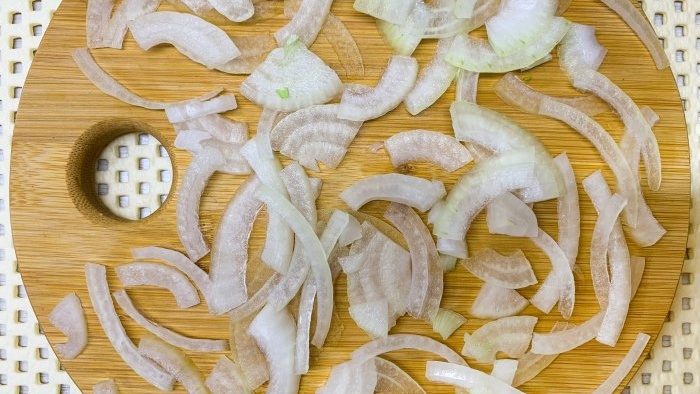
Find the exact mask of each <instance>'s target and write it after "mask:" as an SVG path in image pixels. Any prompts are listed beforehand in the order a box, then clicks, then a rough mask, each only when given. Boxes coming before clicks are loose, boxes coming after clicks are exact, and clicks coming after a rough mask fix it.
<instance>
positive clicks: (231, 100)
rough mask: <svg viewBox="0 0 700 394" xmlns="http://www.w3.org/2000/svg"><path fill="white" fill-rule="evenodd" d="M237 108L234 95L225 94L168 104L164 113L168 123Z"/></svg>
mask: <svg viewBox="0 0 700 394" xmlns="http://www.w3.org/2000/svg"><path fill="white" fill-rule="evenodd" d="M236 108H238V103H237V102H236V97H235V96H234V95H232V94H225V95H222V96H219V97H216V98H213V99H210V100H206V101H198V102H190V103H186V104H179V105H170V106H168V108H166V109H165V115H166V116H167V117H168V120H169V121H170V123H180V122H186V121H188V120H192V119H194V118H200V117H203V116H207V115H213V114H218V113H222V112H226V111H231V110H234V109H236Z"/></svg>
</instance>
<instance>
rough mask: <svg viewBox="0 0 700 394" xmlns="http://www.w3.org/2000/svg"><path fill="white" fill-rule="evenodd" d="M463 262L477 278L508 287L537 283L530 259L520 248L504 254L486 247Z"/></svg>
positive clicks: (514, 287)
mask: <svg viewBox="0 0 700 394" xmlns="http://www.w3.org/2000/svg"><path fill="white" fill-rule="evenodd" d="M461 263H462V265H463V266H464V268H466V269H467V270H468V271H469V272H471V273H472V275H474V276H476V277H477V278H479V279H481V280H483V281H485V282H487V283H489V282H490V283H494V284H497V285H498V286H501V287H505V288H507V289H521V288H523V287H527V286H531V285H534V284H536V283H537V278H535V273H534V272H533V271H532V266H531V265H530V261H528V259H527V257H525V254H524V253H523V251H522V250H520V249H518V250H516V251H515V252H513V253H511V254H509V255H505V256H504V255H501V254H499V253H498V252H496V251H495V250H493V249H491V248H486V249H482V250H480V251H479V252H477V253H475V254H474V255H473V256H472V257H470V258H467V259H465V260H462V262H461Z"/></svg>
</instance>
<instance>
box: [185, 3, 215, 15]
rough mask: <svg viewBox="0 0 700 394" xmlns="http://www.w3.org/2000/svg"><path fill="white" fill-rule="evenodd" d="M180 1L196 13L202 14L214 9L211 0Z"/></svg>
mask: <svg viewBox="0 0 700 394" xmlns="http://www.w3.org/2000/svg"><path fill="white" fill-rule="evenodd" d="M179 1H180V3H182V4H184V5H185V6H186V7H187V8H189V9H190V10H192V12H194V13H195V14H198V15H201V14H203V13H205V12H207V11H210V10H212V9H213V7H212V6H211V4H209V1H207V0H179Z"/></svg>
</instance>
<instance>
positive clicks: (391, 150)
mask: <svg viewBox="0 0 700 394" xmlns="http://www.w3.org/2000/svg"><path fill="white" fill-rule="evenodd" d="M384 149H385V150H386V152H387V153H388V154H389V157H390V158H391V164H392V165H393V166H394V168H398V167H400V166H403V165H405V164H409V163H413V162H417V161H427V162H430V163H433V164H435V165H437V166H440V167H441V168H442V169H443V170H445V171H447V172H452V171H455V170H458V169H460V168H462V167H464V166H465V165H467V164H468V163H469V162H470V161H472V157H471V155H470V154H469V151H468V150H467V149H466V148H465V147H464V146H463V145H462V144H460V143H459V141H457V140H456V139H454V138H453V137H450V136H448V135H445V134H442V133H440V132H436V131H429V130H420V129H419V130H411V131H404V132H401V133H396V134H394V135H392V136H391V137H389V138H388V139H387V140H386V141H384Z"/></svg>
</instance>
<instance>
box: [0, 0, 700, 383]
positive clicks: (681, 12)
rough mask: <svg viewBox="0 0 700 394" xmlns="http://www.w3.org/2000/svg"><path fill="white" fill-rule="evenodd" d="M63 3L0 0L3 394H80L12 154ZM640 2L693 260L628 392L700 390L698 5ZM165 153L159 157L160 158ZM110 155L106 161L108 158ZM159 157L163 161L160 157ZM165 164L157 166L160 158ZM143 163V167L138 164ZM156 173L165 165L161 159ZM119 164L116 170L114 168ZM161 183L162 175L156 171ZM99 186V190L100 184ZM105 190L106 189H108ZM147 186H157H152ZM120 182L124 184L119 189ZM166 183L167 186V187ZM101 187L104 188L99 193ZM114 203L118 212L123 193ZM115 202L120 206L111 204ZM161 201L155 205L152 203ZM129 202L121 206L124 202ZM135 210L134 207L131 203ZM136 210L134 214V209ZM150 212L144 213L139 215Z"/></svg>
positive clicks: (137, 187)
mask: <svg viewBox="0 0 700 394" xmlns="http://www.w3.org/2000/svg"><path fill="white" fill-rule="evenodd" d="M59 3H60V0H0V393H2V394H5V393H7V394H29V393H31V394H34V393H51V394H77V393H80V391H79V390H78V389H77V387H76V386H75V384H74V383H73V382H72V381H71V379H70V377H69V376H68V374H67V373H66V372H65V371H63V370H62V369H61V366H60V363H59V361H58V359H57V358H56V356H55V354H54V353H53V351H52V350H51V348H50V347H49V345H48V342H47V340H46V337H45V336H44V335H43V334H42V332H41V329H40V327H39V325H38V323H37V320H36V316H35V315H34V312H33V311H32V308H31V305H30V304H29V300H28V299H27V297H26V293H25V292H24V286H23V284H22V280H21V277H20V275H19V273H18V272H17V261H16V258H15V254H14V248H13V247H12V239H11V231H10V216H9V211H8V205H9V204H8V201H9V192H8V185H9V179H8V178H9V159H10V148H11V140H12V131H13V128H14V118H15V112H16V111H17V105H18V102H19V97H20V96H21V93H22V86H23V85H24V81H25V78H26V73H27V70H28V69H29V66H30V64H31V61H32V58H33V55H34V51H35V50H36V48H38V46H39V43H40V41H41V36H42V34H43V32H44V30H45V29H46V27H47V26H48V24H49V21H50V20H51V17H52V15H53V13H54V11H55V10H56V8H57V7H58V5H59ZM642 3H643V8H644V11H645V13H646V14H647V16H648V17H649V19H650V20H651V21H652V22H653V24H654V27H655V29H656V31H657V33H658V35H659V37H661V38H662V39H663V42H664V47H665V48H666V52H667V54H668V55H669V58H670V59H671V67H672V69H673V72H674V74H675V75H676V80H677V83H678V87H679V90H680V92H681V97H682V98H683V105H684V108H685V113H686V121H687V123H688V136H689V140H690V155H691V178H692V182H691V183H692V186H691V187H692V193H691V195H692V196H693V197H692V202H691V204H692V209H691V223H692V224H691V228H690V237H689V239H688V255H687V256H688V258H687V260H686V262H685V265H684V268H683V274H682V276H681V280H680V283H679V285H678V292H677V294H676V298H675V300H674V303H673V306H672V308H671V311H670V312H669V315H668V319H667V322H666V323H665V324H664V326H663V328H662V331H661V334H660V336H659V339H658V340H657V342H656V343H655V344H654V347H653V349H652V351H651V354H650V358H649V359H648V360H646V361H645V362H644V364H643V365H642V367H641V368H640V370H639V372H638V373H637V375H636V376H635V377H634V378H633V380H632V382H631V383H630V387H628V388H627V389H625V392H626V393H629V394H645V393H662V394H671V393H673V394H678V393H700V342H699V341H698V339H699V338H700V336H698V332H699V331H698V330H700V325H699V323H700V314H699V313H697V311H696V310H694V308H693V306H694V304H695V302H696V300H698V299H700V287H699V286H697V285H696V284H695V278H696V274H700V254H699V255H696V253H695V247H696V246H698V245H700V228H699V226H700V200H699V197H700V179H699V178H698V176H699V175H700V158H699V157H698V151H697V149H698V147H700V129H699V128H698V125H699V124H700V112H699V111H700V1H697V0H687V1H673V0H646V1H644V2H642ZM133 139H134V141H133V142H131V143H129V142H128V141H127V142H120V143H118V144H117V145H115V146H116V147H117V149H116V150H115V154H114V155H115V156H114V157H113V159H115V163H117V164H118V162H117V161H118V159H120V153H119V150H118V148H119V147H120V146H132V145H133V146H135V147H136V148H135V149H139V147H138V146H139V145H143V144H140V143H139V139H138V138H133ZM157 156H158V155H156V156H154V157H157ZM105 158H106V159H107V160H109V159H110V158H109V157H105ZM155 160H157V159H155ZM154 163H155V164H158V163H157V162H154ZM137 167H138V165H137ZM154 167H155V169H157V170H158V173H159V174H160V171H162V170H163V169H159V167H158V166H157V165H156V166H154ZM115 168H116V167H115ZM119 177H120V175H119V172H118V171H117V175H116V176H106V177H104V178H102V179H103V180H102V181H101V183H107V184H113V185H115V186H113V187H114V188H115V189H114V190H119V193H117V196H123V195H128V194H130V192H128V191H126V192H125V191H123V190H125V189H123V187H124V186H125V185H121V186H120V185H118V184H119V183H122V184H125V183H126V184H130V185H132V186H133V187H132V188H131V190H133V192H131V193H133V196H134V197H133V198H134V200H132V201H141V200H143V198H144V197H143V196H144V193H143V192H144V189H143V187H144V186H142V185H141V183H144V180H143V178H141V177H132V178H130V179H127V180H126V182H120V180H121V181H123V180H124V179H123V178H122V179H120V178H119ZM158 179H159V182H160V181H161V180H162V178H161V177H160V175H159V178H158ZM96 187H97V186H96ZM103 187H104V186H103ZM149 187H150V186H149ZM162 187H164V186H162V185H156V186H155V188H154V189H152V190H151V189H149V190H150V191H149V193H146V194H152V195H154V196H157V198H156V200H155V201H153V200H152V202H151V203H149V204H152V205H149V206H155V207H157V205H158V203H159V201H158V200H159V199H161V198H162V197H161V195H162V194H163V192H162V191H161V188H162ZM117 188H121V189H117ZM168 189H169V187H168V188H166V189H162V190H168ZM98 192H99V190H98ZM115 201H116V205H115V207H116V208H115V209H117V208H119V205H120V204H119V199H118V197H117V199H116V200H115ZM113 203H114V202H113ZM153 204H155V205H153ZM122 205H123V203H122ZM127 205H130V206H132V207H134V206H138V207H140V208H143V207H142V206H141V205H143V204H141V205H137V204H127ZM132 211H133V210H132ZM133 212H134V213H132V214H133V215H143V214H144V211H141V210H137V211H133Z"/></svg>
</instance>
